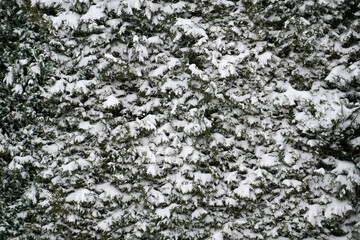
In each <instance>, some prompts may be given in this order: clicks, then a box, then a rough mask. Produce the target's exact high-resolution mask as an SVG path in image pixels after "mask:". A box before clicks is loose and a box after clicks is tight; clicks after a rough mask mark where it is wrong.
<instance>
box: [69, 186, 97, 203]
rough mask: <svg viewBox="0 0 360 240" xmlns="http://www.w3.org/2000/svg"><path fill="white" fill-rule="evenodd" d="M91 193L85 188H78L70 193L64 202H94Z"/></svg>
mask: <svg viewBox="0 0 360 240" xmlns="http://www.w3.org/2000/svg"><path fill="white" fill-rule="evenodd" d="M93 194H94V193H93V192H91V191H90V190H88V189H85V188H80V189H77V190H75V191H74V192H73V193H70V194H69V195H68V196H67V197H66V201H67V202H72V201H75V202H92V201H94V199H95V198H94V196H93Z"/></svg>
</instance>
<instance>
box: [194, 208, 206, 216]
mask: <svg viewBox="0 0 360 240" xmlns="http://www.w3.org/2000/svg"><path fill="white" fill-rule="evenodd" d="M206 214H207V211H206V210H205V209H204V208H198V209H196V210H195V211H194V212H193V213H192V214H191V218H199V217H201V216H203V215H206Z"/></svg>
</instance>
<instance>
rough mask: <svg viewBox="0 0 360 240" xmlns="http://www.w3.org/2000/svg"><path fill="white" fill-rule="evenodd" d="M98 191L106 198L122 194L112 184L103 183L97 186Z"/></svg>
mask: <svg viewBox="0 0 360 240" xmlns="http://www.w3.org/2000/svg"><path fill="white" fill-rule="evenodd" d="M95 189H96V190H97V191H100V192H103V193H104V194H105V195H106V196H109V197H111V198H113V197H116V196H119V195H121V192H120V191H119V190H118V189H117V188H116V187H114V186H112V185H111V183H102V184H98V185H96V186H95Z"/></svg>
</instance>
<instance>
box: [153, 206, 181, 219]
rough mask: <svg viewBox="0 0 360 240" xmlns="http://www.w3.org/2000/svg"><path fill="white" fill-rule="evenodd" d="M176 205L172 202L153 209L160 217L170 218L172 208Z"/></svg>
mask: <svg viewBox="0 0 360 240" xmlns="http://www.w3.org/2000/svg"><path fill="white" fill-rule="evenodd" d="M176 206H177V204H175V203H172V204H170V205H169V206H167V207H165V208H158V209H156V210H155V213H156V215H157V216H158V217H160V218H170V216H171V212H172V210H173V209H174V208H175V207H176Z"/></svg>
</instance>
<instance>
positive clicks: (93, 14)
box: [80, 4, 106, 22]
mask: <svg viewBox="0 0 360 240" xmlns="http://www.w3.org/2000/svg"><path fill="white" fill-rule="evenodd" d="M104 17H106V15H105V13H104V7H103V6H101V5H100V4H97V5H92V6H90V8H89V10H88V11H87V13H86V14H84V15H82V16H81V18H80V20H82V21H85V22H88V21H94V20H99V19H101V18H104Z"/></svg>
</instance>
